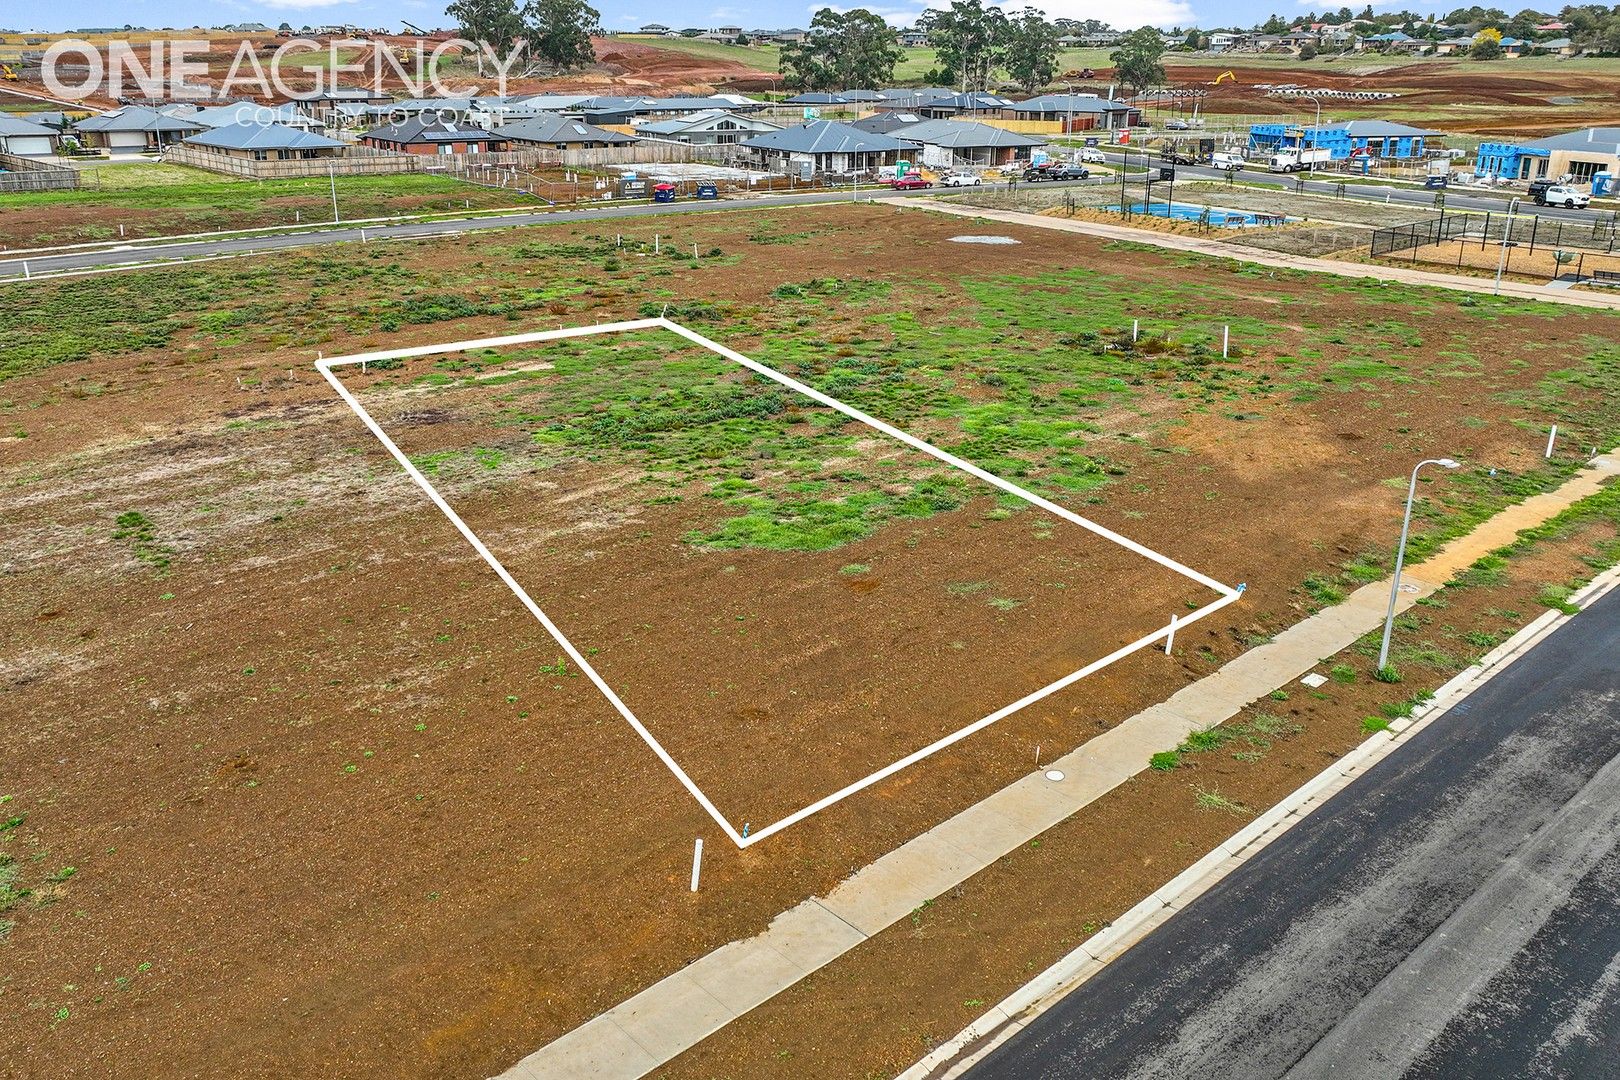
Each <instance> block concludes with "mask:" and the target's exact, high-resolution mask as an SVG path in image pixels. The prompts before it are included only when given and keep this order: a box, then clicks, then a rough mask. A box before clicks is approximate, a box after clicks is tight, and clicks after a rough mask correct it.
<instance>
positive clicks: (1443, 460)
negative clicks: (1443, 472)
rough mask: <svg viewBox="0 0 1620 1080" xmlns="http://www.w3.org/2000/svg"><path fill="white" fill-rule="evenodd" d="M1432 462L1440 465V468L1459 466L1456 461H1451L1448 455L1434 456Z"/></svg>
mask: <svg viewBox="0 0 1620 1080" xmlns="http://www.w3.org/2000/svg"><path fill="white" fill-rule="evenodd" d="M1434 463H1435V464H1436V465H1438V466H1440V467H1441V468H1442V469H1455V468H1458V467H1459V463H1458V462H1455V461H1452V460H1451V459H1450V458H1448V457H1443V458H1436V459H1435V462H1434Z"/></svg>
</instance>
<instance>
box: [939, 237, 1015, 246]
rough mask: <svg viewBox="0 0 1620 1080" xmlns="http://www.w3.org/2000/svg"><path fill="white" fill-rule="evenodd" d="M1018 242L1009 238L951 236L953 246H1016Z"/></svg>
mask: <svg viewBox="0 0 1620 1080" xmlns="http://www.w3.org/2000/svg"><path fill="white" fill-rule="evenodd" d="M1019 242H1020V241H1017V240H1014V239H1013V238H1012V237H1010V236H953V237H951V243H953V244H1016V243H1019Z"/></svg>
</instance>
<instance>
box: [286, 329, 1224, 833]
mask: <svg viewBox="0 0 1620 1080" xmlns="http://www.w3.org/2000/svg"><path fill="white" fill-rule="evenodd" d="M634 330H668V331H670V332H672V333H674V334H676V335H678V336H680V337H683V338H685V339H687V340H688V341H691V342H692V343H694V344H696V345H700V346H702V347H703V348H705V349H708V350H709V351H710V352H712V353H715V354H717V355H719V356H723V357H725V358H726V359H727V360H730V361H733V362H734V363H737V364H740V365H741V366H743V367H745V368H747V369H748V370H750V371H752V372H754V373H755V374H758V375H762V376H764V377H765V378H767V379H770V380H771V381H773V382H776V383H780V384H781V385H783V386H785V387H787V388H788V389H790V390H794V391H797V392H798V393H801V394H803V395H805V396H806V397H808V398H810V399H811V400H813V401H816V402H819V403H820V404H822V405H825V406H827V407H828V408H830V409H834V410H836V411H838V412H840V413H843V414H844V415H845V416H848V417H850V418H851V419H853V420H858V421H860V422H861V423H863V424H865V425H867V426H868V427H870V428H873V429H874V430H876V431H881V432H882V433H883V434H885V435H887V436H889V437H890V438H892V439H897V440H899V441H900V442H902V443H904V444H905V445H907V446H909V447H911V448H912V449H914V450H920V451H922V452H923V453H925V454H928V455H929V456H930V457H934V458H938V459H939V460H940V461H943V462H945V463H946V464H948V465H952V466H955V467H956V468H958V469H960V470H962V471H963V472H965V473H967V474H968V475H970V476H974V477H977V478H978V479H980V480H983V481H984V482H985V483H987V484H990V485H991V486H993V487H996V488H1000V489H1001V490H1002V491H1005V492H1007V493H1008V494H1011V495H1016V496H1018V497H1019V498H1021V499H1023V500H1025V501H1026V502H1029V503H1032V504H1034V505H1035V506H1039V507H1040V508H1041V509H1043V510H1045V511H1047V512H1048V513H1051V514H1055V515H1056V516H1058V517H1060V518H1062V519H1063V520H1064V521H1067V522H1070V523H1071V524H1074V525H1078V526H1080V527H1081V528H1083V529H1086V530H1088V531H1090V532H1092V533H1095V534H1096V535H1098V536H1101V537H1103V538H1104V539H1106V540H1111V541H1113V542H1114V543H1116V544H1118V545H1120V546H1121V547H1123V548H1126V549H1127V550H1129V551H1132V552H1135V553H1136V554H1138V555H1141V556H1142V557H1143V558H1146V559H1149V560H1151V561H1153V562H1156V563H1158V564H1159V565H1160V566H1163V567H1165V568H1167V569H1169V570H1172V571H1174V572H1175V573H1177V574H1180V575H1181V576H1183V577H1186V578H1190V579H1191V580H1193V581H1196V582H1198V583H1199V584H1200V585H1203V586H1205V587H1206V588H1209V589H1212V590H1214V591H1215V592H1217V593H1219V594H1220V599H1218V600H1216V601H1215V602H1214V603H1212V604H1209V605H1207V606H1204V607H1200V608H1198V609H1196V610H1194V611H1192V612H1190V613H1188V614H1187V615H1186V616H1185V617H1183V616H1180V615H1174V616H1172V618H1171V622H1170V624H1169V625H1168V626H1166V627H1165V628H1164V629H1162V630H1155V631H1154V632H1153V633H1151V634H1148V635H1147V636H1145V637H1142V638H1139V639H1138V640H1136V641H1133V642H1131V643H1130V644H1129V645H1125V646H1122V647H1120V648H1118V649H1115V650H1114V651H1113V652H1111V653H1109V654H1108V655H1107V656H1105V657H1103V658H1102V659H1100V660H1094V661H1092V662H1091V663H1089V664H1087V665H1086V666H1085V667H1083V668H1081V669H1079V670H1078V671H1074V672H1071V673H1069V674H1068V675H1065V676H1063V677H1062V678H1061V679H1058V680H1056V681H1055V682H1051V683H1048V684H1047V685H1045V686H1043V687H1041V688H1040V689H1039V690H1036V691H1033V692H1032V693H1029V694H1026V695H1024V696H1023V697H1021V698H1019V699H1018V700H1017V701H1015V702H1013V703H1012V704H1010V705H1004V706H1002V707H1001V708H999V709H997V710H996V711H995V712H993V713H990V714H989V715H988V716H985V717H983V718H981V719H979V720H975V721H974V722H973V723H971V724H969V725H967V726H966V727H964V728H961V729H960V730H957V731H954V732H952V733H951V734H949V735H946V736H944V737H943V738H940V739H936V740H935V741H934V742H931V743H929V744H928V745H927V746H925V747H923V748H922V749H921V750H917V751H914V752H913V753H910V754H907V755H906V756H905V757H903V758H901V759H900V760H898V761H895V762H893V763H892V764H890V765H886V766H884V767H883V768H881V769H879V770H878V771H877V772H874V773H872V774H871V775H870V776H867V777H864V778H862V779H860V780H857V781H855V782H853V783H851V784H846V785H845V786H844V787H841V788H839V789H838V790H837V791H835V792H833V793H832V794H831V795H828V796H826V797H825V798H822V799H818V800H816V801H815V802H813V803H811V804H810V805H809V806H806V807H804V808H802V809H800V810H796V811H794V812H793V813H791V814H789V815H788V816H787V817H785V818H783V819H781V820H780V821H777V822H774V823H772V824H770V825H767V826H765V827H764V828H762V829H760V830H758V831H757V832H750V833H749V835H747V836H744V835H742V834H741V833H740V832H738V830H737V829H736V828H735V827H734V826H733V825H732V824H731V822H730V821H728V820H727V819H726V817H725V815H723V814H721V813H720V811H719V810H718V809H717V808H716V807H715V805H714V803H712V802H710V801H709V797H708V796H707V795H705V794H703V792H702V791H701V790H700V789H699V788H698V786H697V785H696V784H695V783H693V782H692V778H691V777H690V776H687V775H686V771H685V770H684V769H682V768H681V767H680V765H679V764H678V763H677V762H676V761H675V759H674V758H673V757H671V756H670V754H669V751H667V750H665V749H664V747H663V746H662V745H661V744H660V743H659V741H658V740H657V739H656V738H654V737H653V735H652V733H651V732H650V731H648V730H647V728H646V727H645V725H643V724H642V722H641V721H640V720H638V719H637V718H636V715H635V714H634V713H632V712H631V711H630V709H629V708H628V707H627V706H626V705H625V703H624V702H623V701H621V700H620V699H619V695H618V694H616V693H614V692H613V688H612V687H610V686H609V685H608V684H607V680H605V679H603V678H602V676H601V675H600V674H599V673H598V672H597V670H596V669H595V668H594V667H592V666H591V663H590V661H588V660H587V659H585V656H584V655H583V654H582V653H581V652H580V651H579V649H577V648H576V647H575V646H574V643H573V642H571V641H569V640H568V638H567V637H566V636H564V634H563V632H562V631H561V630H559V629H558V628H557V624H556V623H554V622H552V621H551V618H550V617H549V616H547V615H546V613H545V612H544V611H541V610H540V606H539V605H538V604H536V603H535V602H534V600H533V599H532V598H531V597H530V596H529V594H528V593H527V592H525V591H524V589H523V587H522V586H521V585H519V584H518V583H517V581H516V580H515V579H514V578H513V577H512V575H511V573H510V572H509V571H508V570H507V569H506V567H505V566H503V565H501V562H500V560H499V559H497V558H496V557H495V556H494V555H493V554H492V553H491V552H490V550H489V548H488V547H486V546H485V545H484V542H483V541H482V540H480V539H478V536H477V534H475V533H474V532H473V531H472V529H470V528H468V527H467V523H466V522H464V521H462V520H461V518H460V516H459V515H457V514H456V512H455V511H454V510H452V509H451V508H450V504H449V503H448V502H446V501H445V499H444V496H442V495H440V494H439V492H438V490H437V489H435V488H434V486H433V485H432V484H430V483H428V480H427V477H425V476H423V475H422V472H421V471H420V470H419V469H417V467H416V466H415V465H413V464H411V460H410V458H408V457H406V456H405V454H404V452H403V451H401V450H400V448H399V447H398V446H397V445H395V443H394V441H393V440H392V439H390V438H389V437H388V434H387V433H386V432H385V431H383V429H382V427H381V426H379V425H378V423H377V421H376V420H374V419H372V417H371V414H370V413H368V412H366V410H365V409H364V408H363V407H362V406H361V404H360V402H359V400H358V399H356V398H355V396H354V394H353V393H351V392H350V390H349V388H348V387H346V386H344V385H343V383H342V381H340V380H339V379H338V378H337V376H336V375H334V374H333V373H332V369H333V368H335V367H347V366H352V365H356V364H358V365H360V366H361V367H362V369H363V368H364V366H365V365H366V364H369V363H374V362H376V361H379V360H400V359H408V358H413V357H422V356H439V355H443V354H445V353H456V352H465V351H470V350H473V349H492V348H500V347H503V346H510V345H527V344H533V343H535V342H540V341H561V340H563V339H566V338H575V337H589V336H594V335H598V334H618V333H625V332H627V331H634ZM315 367H316V370H318V371H319V372H320V373H321V374H322V375H323V376H325V378H326V381H327V382H328V383H330V384H331V385H332V389H334V390H336V391H337V393H338V396H339V397H341V398H342V399H343V400H344V402H345V403H347V404H348V406H349V408H351V409H353V410H354V414H355V415H356V416H358V417H359V418H360V422H361V423H363V424H365V426H366V427H367V429H369V430H370V432H371V433H372V434H373V435H375V436H376V437H377V440H378V441H379V442H380V443H382V445H383V446H384V447H385V448H386V449H387V450H388V452H389V453H390V454H392V455H393V457H394V460H395V461H397V462H399V465H400V467H401V468H403V469H404V470H405V472H406V474H407V475H408V476H409V477H410V478H411V479H412V480H413V481H415V483H416V486H417V487H419V488H421V489H422V491H423V492H425V493H426V494H427V497H428V498H429V499H431V500H433V504H434V505H435V506H437V507H438V508H439V510H440V511H441V512H442V513H443V514H444V516H445V517H447V518H449V519H450V523H451V524H452V525H454V526H455V527H456V529H457V530H458V531H459V532H460V533H461V535H462V536H463V537H465V538H466V540H467V542H468V543H469V544H471V545H472V547H473V550H474V551H476V552H478V554H479V556H480V557H481V558H482V559H483V560H484V561H485V562H486V563H488V564H489V566H490V568H491V569H492V570H494V571H495V573H496V574H497V575H498V576H499V577H500V579H501V580H502V581H503V582H505V583H506V587H507V588H509V589H511V590H512V594H513V595H514V596H516V597H517V598H518V600H519V601H520V602H521V603H522V604H523V606H524V607H526V608H527V609H528V610H529V614H531V615H533V616H534V617H535V619H536V620H537V621H538V622H539V623H540V625H541V626H543V627H545V629H546V632H547V633H548V634H550V635H551V636H552V637H553V638H555V639H556V641H557V644H558V645H560V646H561V647H562V649H563V651H564V652H565V653H567V654H568V658H569V659H570V660H571V661H573V662H574V664H575V665H577V666H578V668H579V670H581V671H583V672H584V673H585V674H586V675H587V676H589V678H590V680H591V682H592V683H594V684H595V685H596V688H597V689H598V690H600V691H601V692H602V696H603V697H605V698H607V700H608V702H609V703H610V704H611V705H612V706H613V708H614V709H615V710H617V711H618V713H619V715H620V716H622V717H624V719H625V721H626V722H627V723H629V725H630V726H631V728H633V729H634V730H635V732H636V734H637V735H640V736H641V738H642V741H643V742H645V743H646V744H647V745H648V746H649V747H651V748H652V751H653V753H654V754H656V755H658V760H660V761H662V762H663V763H664V765H665V767H667V768H668V769H669V771H670V772H672V773H674V774H675V779H677V780H679V781H680V783H681V786H682V787H684V788H686V790H687V791H688V792H690V793H691V795H692V797H693V798H694V799H696V800H697V801H698V805H700V806H702V807H703V809H704V810H705V811H707V812H708V814H709V816H710V817H711V818H713V819H714V822H715V824H717V825H719V826H720V828H721V830H722V831H723V832H724V833H725V834H726V835H727V836H729V837H730V838H731V840H732V842H733V843H735V844H736V845H737V846H738V847H739V848H746V847H749V846H750V845H753V844H757V843H759V842H760V841H761V840H763V839H765V838H766V837H767V836H771V835H773V834H775V833H778V832H781V831H782V830H783V829H786V828H787V827H788V826H790V825H794V824H797V823H798V822H800V821H803V820H804V819H805V818H807V817H809V816H810V815H812V814H814V813H817V812H818V811H821V810H825V809H826V808H827V807H829V806H832V805H833V804H834V803H837V802H841V801H842V800H844V799H847V798H848V797H849V796H851V795H853V794H855V793H856V792H858V791H862V790H864V789H865V788H868V787H871V786H872V785H873V784H876V783H878V782H879V781H880V780H884V779H886V778H888V777H890V776H893V775H894V774H895V773H897V772H899V771H900V770H902V769H904V768H906V767H908V766H910V765H914V764H916V763H917V762H919V761H921V760H922V759H924V758H926V757H929V756H931V755H933V754H936V753H938V752H939V751H941V750H943V749H945V748H946V747H948V746H951V745H952V744H954V743H958V742H961V741H962V740H963V739H965V738H967V737H968V736H969V735H972V734H974V733H975V732H978V731H982V730H983V729H984V728H987V727H989V726H990V725H991V724H994V723H996V722H997V721H998V720H1003V719H1005V718H1006V717H1008V716H1011V715H1012V714H1013V713H1015V712H1018V711H1019V710H1020V709H1023V708H1025V707H1027V706H1029V705H1033V704H1035V703H1036V702H1037V701H1040V700H1041V699H1042V698H1045V697H1047V696H1049V695H1051V694H1055V693H1057V692H1058V691H1059V690H1062V689H1063V688H1064V687H1066V686H1069V685H1071V684H1072V683H1076V682H1079V681H1080V680H1081V679H1083V678H1085V677H1086V676H1087V675H1091V674H1093V673H1095V672H1097V671H1100V670H1102V669H1103V668H1105V667H1107V666H1108V665H1110V664H1112V663H1114V662H1115V661H1117V660H1120V659H1123V658H1124V657H1126V656H1129V655H1130V654H1131V653H1134V652H1137V651H1138V650H1140V649H1143V648H1146V647H1147V646H1149V645H1151V644H1154V643H1155V642H1158V641H1165V642H1167V643H1168V641H1169V640H1170V638H1171V635H1173V634H1174V633H1175V631H1176V630H1177V629H1178V628H1180V627H1183V626H1186V625H1187V624H1189V623H1193V622H1196V621H1198V620H1199V619H1202V618H1204V617H1205V616H1206V615H1211V614H1213V613H1215V612H1217V611H1219V610H1220V609H1221V608H1223V607H1225V606H1226V605H1227V604H1230V603H1232V602H1233V601H1234V600H1236V599H1237V598H1238V597H1239V596H1240V595H1241V594H1242V590H1241V589H1234V588H1232V587H1231V586H1229V585H1223V584H1221V583H1220V582H1218V581H1216V580H1215V579H1214V578H1211V577H1207V576H1206V575H1204V574H1201V573H1199V572H1198V571H1196V570H1194V569H1192V568H1190V567H1187V566H1184V565H1182V564H1181V563H1179V562H1176V561H1175V560H1174V559H1171V558H1168V557H1167V556H1164V555H1161V554H1159V553H1158V552H1156V551H1154V550H1152V549H1151V548H1148V547H1145V546H1143V545H1142V544H1139V543H1137V542H1136V541H1134V540H1131V539H1129V538H1127V537H1124V536H1121V535H1120V534H1118V533H1116V532H1114V531H1113V530H1111V529H1107V528H1104V527H1103V526H1101V525H1099V524H1097V523H1096V522H1094V521H1090V520H1088V519H1086V518H1084V517H1081V516H1080V515H1079V514H1076V513H1074V512H1073V511H1072V510H1068V509H1065V508H1064V507H1062V506H1059V505H1058V504H1057V503H1054V502H1051V501H1050V500H1047V499H1043V498H1041V497H1040V496H1039V495H1036V494H1035V493H1034V492H1031V491H1026V490H1025V489H1024V488H1021V487H1019V486H1018V485H1017V484H1014V483H1011V482H1010V481H1007V480H1003V479H1002V478H1001V477H999V476H996V475H994V474H993V473H989V472H986V471H985V470H983V469H981V468H979V467H978V466H977V465H974V464H973V463H972V462H970V461H964V460H963V459H962V458H959V457H957V456H956V455H954V454H949V453H946V452H945V451H944V450H941V449H939V448H938V447H936V446H932V445H930V444H929V443H926V442H924V441H922V440H921V439H919V438H917V437H915V436H913V435H908V434H907V433H906V432H904V431H901V430H900V429H899V428H896V427H893V426H892V425H889V424H886V423H884V422H883V421H881V420H878V419H876V418H875V417H872V416H868V415H867V414H866V413H864V412H861V411H860V410H859V409H856V408H853V407H851V406H849V405H845V404H844V403H843V402H841V401H838V400H837V399H835V398H831V397H828V396H827V395H826V394H824V393H822V392H821V391H819V390H817V389H815V388H814V387H810V386H806V385H805V384H804V383H801V382H799V381H798V380H796V379H792V378H789V377H788V376H786V375H783V374H782V373H781V372H779V371H775V370H772V369H771V368H768V367H766V366H765V365H764V364H761V363H759V362H757V361H755V360H750V359H749V358H748V357H746V356H744V355H743V354H742V353H740V352H736V351H735V350H732V349H728V348H726V347H725V346H724V345H721V344H720V343H719V342H716V341H711V340H709V339H708V338H706V337H704V336H703V335H702V334H699V333H697V332H695V331H693V330H689V329H687V328H686V327H684V326H682V325H680V324H679V323H675V322H671V321H670V320H668V319H665V318H656V319H633V320H630V321H627V322H615V323H598V324H597V325H595V326H576V327H569V328H567V329H561V330H542V331H537V332H534V333H528V334H513V335H509V336H507V337H494V338H480V339H477V340H473V341H457V342H452V343H450V344H446V345H420V346H416V347H414V348H407V349H388V350H384V351H380V352H369V353H356V354H354V355H351V356H334V357H330V358H324V357H323V358H321V359H319V360H317V361H316V363H315Z"/></svg>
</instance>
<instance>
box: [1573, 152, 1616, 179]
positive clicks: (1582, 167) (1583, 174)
mask: <svg viewBox="0 0 1620 1080" xmlns="http://www.w3.org/2000/svg"><path fill="white" fill-rule="evenodd" d="M1608 167H1609V164H1608V162H1606V161H1577V160H1575V159H1574V158H1570V160H1569V174H1570V175H1571V176H1573V177H1574V178H1575V179H1576V180H1578V181H1580V182H1581V183H1583V184H1585V183H1590V182H1591V180H1592V177H1594V176H1596V175H1597V174H1598V173H1600V172H1603V171H1604V170H1605V169H1607V168H1608Z"/></svg>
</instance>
